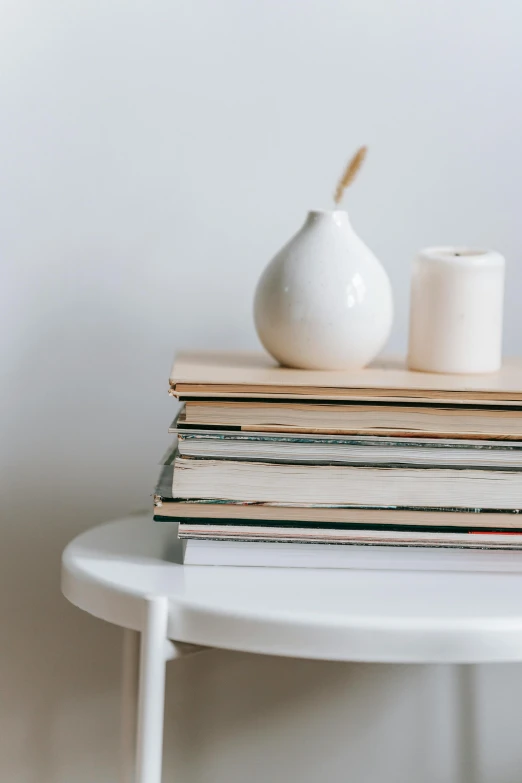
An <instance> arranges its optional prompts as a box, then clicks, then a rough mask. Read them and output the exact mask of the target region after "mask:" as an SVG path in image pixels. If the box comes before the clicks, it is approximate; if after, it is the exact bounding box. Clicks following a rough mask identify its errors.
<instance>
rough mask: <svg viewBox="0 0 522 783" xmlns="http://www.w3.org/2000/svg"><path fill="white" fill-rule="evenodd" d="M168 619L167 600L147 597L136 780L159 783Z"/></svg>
mask: <svg viewBox="0 0 522 783" xmlns="http://www.w3.org/2000/svg"><path fill="white" fill-rule="evenodd" d="M167 620H168V600H167V599H166V598H165V597H154V598H150V599H148V600H147V617H146V621H145V629H144V631H143V632H142V634H141V650H140V682H139V698H138V730H137V739H136V783H161V767H162V756H163V713H164V704H165V667H166V662H167V657H168V644H167Z"/></svg>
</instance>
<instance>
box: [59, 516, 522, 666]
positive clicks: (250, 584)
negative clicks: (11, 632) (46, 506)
mask: <svg viewBox="0 0 522 783" xmlns="http://www.w3.org/2000/svg"><path fill="white" fill-rule="evenodd" d="M62 589H63V593H64V595H65V596H66V597H67V598H68V599H69V600H70V601H71V602H72V603H73V604H75V605H76V606H78V607H80V608H81V609H84V610H85V611H87V612H89V613H90V614H92V615H94V616H96V617H99V618H102V619H104V620H107V621H109V622H111V623H114V624H116V625H120V626H123V627H125V628H132V629H135V630H138V631H141V630H143V628H144V623H145V616H146V606H147V603H146V602H147V599H148V598H150V597H154V596H167V597H168V599H169V624H168V635H169V638H171V639H173V640H176V641H181V642H189V643H192V644H200V645H206V646H211V647H221V648H225V649H232V650H242V651H245V652H253V653H263V654H270V655H284V656H294V657H298V658H315V659H321V660H338V661H380V662H402V663H441V662H444V663H478V662H489V661H521V660H522V574H513V573H498V574H496V573H452V572H420V571H417V572H415V571H408V572H399V571H384V570H382V571H369V570H368V571H362V570H360V571H359V570H327V569H300V568H293V569H286V568H230V567H226V568H225V567H221V566H220V567H208V566H183V565H181V559H180V544H179V541H178V540H177V535H176V525H175V524H173V523H160V522H152V520H151V517H150V515H140V516H133V517H128V518H126V519H120V520H117V521H115V522H110V523H108V524H106V525H101V526H100V527H96V528H93V529H92V530H89V531H87V532H85V533H83V534H82V535H80V536H78V537H77V538H76V539H74V541H72V542H71V543H70V544H69V545H68V547H67V548H66V549H65V551H64V554H63V569H62Z"/></svg>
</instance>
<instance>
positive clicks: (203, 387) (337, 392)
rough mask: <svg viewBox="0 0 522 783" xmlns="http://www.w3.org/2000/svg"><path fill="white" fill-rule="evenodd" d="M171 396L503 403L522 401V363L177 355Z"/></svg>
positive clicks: (246, 354)
mask: <svg viewBox="0 0 522 783" xmlns="http://www.w3.org/2000/svg"><path fill="white" fill-rule="evenodd" d="M170 393H171V394H172V395H173V396H175V397H179V398H181V399H189V398H191V397H228V398H239V399H241V398H242V399H249V398H256V397H257V398H260V397H267V398H270V397H277V398H280V399H284V398H289V399H295V398H308V399H321V400H328V399H332V400H336V399H337V400H354V399H357V400H365V401H370V400H377V401H379V400H394V401H401V400H402V401H407V400H416V401H418V402H427V403H433V402H439V401H440V400H444V401H446V402H455V403H460V404H468V405H471V404H479V405H480V404H482V405H493V404H495V403H497V404H502V405H509V404H520V403H522V360H520V359H507V360H506V361H505V363H504V365H503V367H502V369H501V370H500V371H499V372H498V373H492V374H487V375H443V374H437V373H424V372H413V371H411V370H408V369H407V367H406V364H405V360H404V359H397V358H393V357H388V358H386V357H384V358H381V359H377V360H376V361H375V362H373V363H372V364H370V365H369V366H368V367H366V368H364V369H362V370H352V371H344V370H343V371H338V370H332V371H325V370H319V371H315V370H295V369H292V368H289V367H281V366H280V365H278V364H277V363H276V362H275V361H274V360H273V359H271V358H270V357H269V356H268V355H267V354H265V353H261V352H240V351H234V352H221V351H219V352H218V351H212V352H208V351H206V352H205V351H194V352H184V353H180V354H179V355H178V356H177V357H176V361H175V362H174V366H173V368H172V372H171V375H170Z"/></svg>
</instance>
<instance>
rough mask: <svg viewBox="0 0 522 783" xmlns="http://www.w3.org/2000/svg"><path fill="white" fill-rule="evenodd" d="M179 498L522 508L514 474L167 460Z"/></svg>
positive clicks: (521, 488) (520, 483) (521, 481)
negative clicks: (169, 461)
mask: <svg viewBox="0 0 522 783" xmlns="http://www.w3.org/2000/svg"><path fill="white" fill-rule="evenodd" d="M172 497H174V498H180V499H191V498H199V499H214V498H219V499H222V500H239V501H250V502H261V503H262V502H275V503H300V504H304V505H306V504H332V505H339V504H343V505H345V504H346V505H361V506H413V507H416V506H419V507H421V508H423V507H427V506H428V507H436V508H440V507H457V508H460V507H463V508H474V507H475V508H493V509H522V472H521V471H520V470H514V469H513V470H503V469H502V470H500V469H499V470H487V469H478V468H475V469H467V468H460V469H452V468H439V467H431V468H430V467H425V468H409V467H403V468H389V467H384V466H370V467H367V466H353V465H308V464H295V465H294V464H288V463H272V462H248V461H233V460H213V459H193V458H190V459H187V458H183V457H177V458H176V459H175V460H174V470H173V482H172Z"/></svg>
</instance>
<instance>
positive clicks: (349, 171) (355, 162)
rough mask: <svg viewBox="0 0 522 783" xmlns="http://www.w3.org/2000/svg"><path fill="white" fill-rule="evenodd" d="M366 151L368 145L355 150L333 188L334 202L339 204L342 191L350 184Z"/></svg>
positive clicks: (342, 194)
mask: <svg viewBox="0 0 522 783" xmlns="http://www.w3.org/2000/svg"><path fill="white" fill-rule="evenodd" d="M367 152H368V147H361V148H360V149H358V150H357V152H356V153H355V155H354V156H353V158H352V159H351V160H350V162H349V163H348V165H347V166H346V168H345V170H344V172H343V176H342V177H341V179H340V180H339V182H338V184H337V187H336V189H335V195H334V202H335V203H336V204H339V203H340V202H341V200H342V197H343V196H344V191H345V190H346V188H347V187H349V185H351V184H352V182H353V181H354V179H355V177H356V176H357V173H358V171H359V169H360V168H361V166H362V164H363V162H364V159H365V157H366V153H367Z"/></svg>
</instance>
